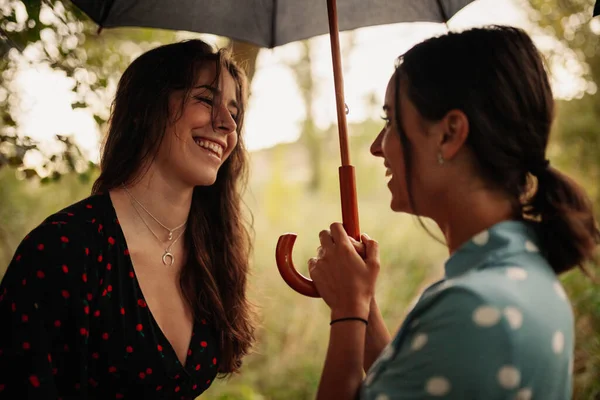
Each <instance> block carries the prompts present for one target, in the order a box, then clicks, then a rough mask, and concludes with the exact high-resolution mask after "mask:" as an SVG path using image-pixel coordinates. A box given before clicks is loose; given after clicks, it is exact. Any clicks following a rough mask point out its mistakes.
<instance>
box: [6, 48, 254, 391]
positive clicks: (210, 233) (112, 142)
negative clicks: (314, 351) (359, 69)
mask: <svg viewBox="0 0 600 400" xmlns="http://www.w3.org/2000/svg"><path fill="white" fill-rule="evenodd" d="M245 106H246V81H245V75H244V73H243V71H242V70H241V69H240V68H238V67H237V66H236V65H235V64H234V63H233V61H232V60H231V58H230V56H229V55H228V54H227V53H226V52H224V51H219V52H215V51H214V50H213V49H212V48H211V47H210V46H208V45H207V44H205V43H204V42H202V41H199V40H192V41H186V42H181V43H175V44H170V45H166V46H162V47H158V48H156V49H154V50H151V51H149V52H147V53H145V54H143V55H141V56H140V57H139V58H137V59H136V60H135V61H134V62H133V63H132V64H131V65H130V66H129V68H128V69H127V70H126V71H125V73H124V74H123V76H122V78H121V80H120V82H119V86H118V88H117V93H116V97H115V101H114V104H113V111H112V116H111V120H110V128H109V132H108V135H107V137H106V143H105V145H104V148H103V153H102V162H101V174H100V176H99V178H98V180H97V181H96V182H95V184H94V187H93V194H92V196H91V197H89V198H87V199H84V200H82V201H81V202H79V203H76V204H73V205H71V206H69V207H67V208H66V209H64V210H62V211H60V212H58V213H56V214H54V215H52V216H50V217H48V218H47V219H46V220H45V221H44V222H43V223H42V224H41V225H39V226H38V227H37V228H36V229H34V230H33V231H32V232H31V233H30V234H29V235H28V236H27V237H26V238H25V239H24V240H23V242H22V243H21V245H20V246H19V248H18V249H17V251H16V253H15V256H14V258H13V260H12V262H11V264H10V265H9V267H8V270H7V272H6V274H5V276H4V279H3V280H2V283H1V285H0V321H2V325H3V329H2V330H1V331H0V396H1V397H3V398H4V397H5V396H6V397H7V398H31V399H34V398H61V397H62V398H102V399H104V398H107V399H108V398H113V399H114V398H135V399H137V398H144V399H153V398H178V399H179V398H182V399H192V398H195V397H197V396H198V395H200V394H201V393H202V392H203V391H204V390H206V389H207V388H208V387H209V386H210V384H211V383H212V381H213V380H214V378H215V377H216V376H217V375H218V374H221V375H227V374H230V373H233V372H237V371H238V370H239V368H240V366H241V360H242V358H243V356H244V355H245V354H247V352H248V351H249V348H250V346H251V345H252V343H253V341H254V324H253V321H252V318H251V309H250V305H249V303H248V301H247V299H246V279H247V273H248V263H249V252H250V240H249V235H248V226H247V224H246V223H244V220H243V216H242V210H241V191H242V189H243V184H244V183H245V178H246V168H247V156H246V150H245V148H244V144H243V141H242V138H241V136H240V135H239V132H240V131H241V130H242V126H243V120H244V109H245Z"/></svg>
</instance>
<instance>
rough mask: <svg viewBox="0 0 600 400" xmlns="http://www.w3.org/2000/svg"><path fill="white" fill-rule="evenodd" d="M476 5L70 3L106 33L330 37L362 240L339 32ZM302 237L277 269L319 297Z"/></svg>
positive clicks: (290, 0) (285, 250)
mask: <svg viewBox="0 0 600 400" xmlns="http://www.w3.org/2000/svg"><path fill="white" fill-rule="evenodd" d="M473 1H474V0H339V9H338V4H336V0H327V1H326V2H325V0H229V1H228V0H175V1H165V0H144V1H141V0H72V2H73V3H74V4H75V5H77V6H78V7H79V8H81V10H83V11H84V12H85V13H86V14H88V15H89V16H90V17H91V18H92V19H93V20H94V21H95V22H96V23H97V24H98V25H99V26H100V29H102V28H110V27H119V26H137V27H150V28H162V29H174V30H186V31H193V32H202V33H212V34H216V35H220V36H226V37H230V38H233V39H236V40H240V41H244V42H249V43H253V44H256V45H258V46H260V47H268V48H273V47H275V46H280V45H283V44H286V43H290V42H293V41H296V40H302V39H307V38H309V37H313V36H318V35H322V34H325V33H327V32H328V31H329V33H330V38H331V55H332V58H333V76H334V84H335V95H336V107H337V117H338V130H339V138H340V154H341V159H342V160H341V161H342V165H341V167H340V168H339V174H340V192H341V203H342V220H343V223H344V228H345V229H346V232H348V234H349V235H350V236H352V237H353V238H354V239H356V240H358V239H359V237H360V228H359V224H358V206H357V200H356V180H355V178H354V167H353V166H352V165H351V163H350V152H349V148H348V133H347V125H346V112H345V102H344V81H343V76H342V62H341V56H340V45H339V34H338V32H339V31H340V30H349V29H356V28H361V27H366V26H373V25H383V24H392V23H399V22H416V21H429V22H444V23H445V22H447V21H448V19H450V18H451V17H452V16H453V15H454V14H456V13H457V12H458V11H459V10H461V9H462V8H463V7H465V6H466V5H467V4H469V3H471V2H473ZM295 240H296V235H295V234H293V233H288V234H285V235H283V236H281V237H280V238H279V241H278V242H277V250H276V260H277V267H278V269H279V272H280V273H281V276H282V278H283V279H284V280H285V282H286V283H287V284H288V285H290V287H292V288H293V289H294V290H296V291H297V292H299V293H301V294H303V295H305V296H310V297H319V293H318V292H317V290H316V288H315V286H314V284H313V282H312V281H311V280H310V279H308V278H306V277H305V276H303V275H302V274H300V273H299V272H298V271H297V270H296V269H295V268H294V263H293V261H292V250H293V246H294V242H295Z"/></svg>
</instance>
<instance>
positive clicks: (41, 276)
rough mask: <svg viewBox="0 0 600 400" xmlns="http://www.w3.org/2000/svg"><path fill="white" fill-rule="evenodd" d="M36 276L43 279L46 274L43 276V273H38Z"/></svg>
mask: <svg viewBox="0 0 600 400" xmlns="http://www.w3.org/2000/svg"><path fill="white" fill-rule="evenodd" d="M36 276H37V277H38V278H40V279H43V278H44V277H45V276H46V274H44V271H38V272H37V273H36Z"/></svg>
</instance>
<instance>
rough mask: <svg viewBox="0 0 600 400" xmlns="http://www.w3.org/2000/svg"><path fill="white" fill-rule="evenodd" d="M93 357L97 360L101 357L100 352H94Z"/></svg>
mask: <svg viewBox="0 0 600 400" xmlns="http://www.w3.org/2000/svg"><path fill="white" fill-rule="evenodd" d="M92 358H93V359H94V360H97V359H99V358H100V354H98V353H92Z"/></svg>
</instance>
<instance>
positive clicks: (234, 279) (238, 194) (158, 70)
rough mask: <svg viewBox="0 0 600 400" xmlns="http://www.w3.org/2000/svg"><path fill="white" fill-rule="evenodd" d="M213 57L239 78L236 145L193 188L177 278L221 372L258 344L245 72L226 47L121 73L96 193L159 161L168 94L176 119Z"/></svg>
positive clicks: (190, 48)
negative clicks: (175, 99) (215, 338)
mask: <svg viewBox="0 0 600 400" xmlns="http://www.w3.org/2000/svg"><path fill="white" fill-rule="evenodd" d="M207 63H216V66H217V68H216V71H217V76H216V78H215V81H216V82H218V81H219V74H220V73H221V71H222V69H225V70H226V71H228V72H229V73H230V74H231V76H232V77H233V79H234V81H235V82H236V87H237V102H238V104H239V113H238V115H237V121H236V122H237V126H238V136H239V137H238V144H237V146H236V147H235V149H234V150H233V152H232V153H231V155H230V156H229V158H228V159H227V160H226V161H225V162H224V163H223V165H222V166H221V168H220V170H219V172H218V175H217V180H216V182H215V183H214V184H213V185H211V186H205V187H202V186H198V187H195V188H194V193H193V197H192V204H191V209H190V214H189V219H188V227H187V229H186V232H185V242H186V248H187V249H188V251H189V254H188V261H187V263H186V264H185V265H184V267H183V269H182V273H181V277H180V286H181V290H182V291H183V294H184V296H185V299H186V300H187V302H188V303H189V304H190V305H191V307H192V310H193V312H194V318H196V319H198V318H206V319H208V320H209V321H210V322H211V323H212V324H213V325H214V326H215V328H216V330H217V332H219V333H220V335H221V336H220V340H219V342H220V350H221V357H220V364H219V373H220V374H221V375H222V376H225V375H229V374H231V373H233V372H237V371H239V369H240V367H241V364H242V358H243V356H244V355H246V354H247V353H248V352H249V349H250V347H251V345H252V344H253V342H254V339H255V337H254V313H253V310H252V307H251V304H250V303H249V301H248V300H247V298H246V289H247V277H248V274H249V258H250V252H251V240H250V233H249V230H250V228H251V223H248V222H247V220H246V219H245V218H244V213H243V210H242V206H243V201H242V192H243V189H244V188H245V186H246V184H247V176H248V174H247V168H248V154H247V151H246V149H245V146H244V142H243V140H242V137H241V136H240V132H242V129H243V123H244V110H245V107H246V103H247V91H248V90H247V81H246V75H245V73H244V71H243V70H242V69H241V68H240V67H238V66H237V65H236V64H235V62H234V61H233V60H232V58H231V55H230V54H229V52H228V51H226V50H219V51H215V50H214V49H213V48H212V47H211V46H209V45H208V44H206V43H205V42H203V41H201V40H189V41H184V42H179V43H173V44H168V45H164V46H160V47H157V48H155V49H152V50H150V51H148V52H146V53H144V54H142V55H141V56H140V57H138V58H137V59H135V60H134V61H133V62H132V63H131V65H130V66H129V67H128V68H127V69H126V70H125V72H124V74H123V76H122V77H121V79H120V81H119V84H118V87H117V93H116V96H115V100H114V102H113V105H112V115H111V118H110V126H109V130H108V135H107V137H106V140H105V144H104V147H103V152H102V158H101V163H100V170H101V173H100V176H99V177H98V179H97V180H96V182H95V183H94V185H93V189H92V192H93V193H99V192H107V191H109V190H111V189H115V188H119V187H120V186H121V185H130V184H131V183H133V182H135V181H136V180H138V179H140V178H141V177H142V176H143V175H144V173H145V172H146V171H147V167H148V166H149V165H150V164H151V162H152V161H153V160H154V159H155V157H156V154H157V152H158V149H159V146H160V144H161V142H162V140H163V138H164V135H165V131H166V129H167V125H168V124H169V122H170V120H169V118H172V117H170V116H169V97H170V95H171V94H172V93H173V92H174V91H176V90H183V91H184V97H183V98H184V100H183V101H182V104H181V109H180V114H179V115H178V116H177V117H176V118H179V117H180V115H181V112H182V111H183V108H184V106H185V102H186V101H188V100H189V95H190V91H191V90H192V88H193V87H194V86H195V84H196V80H197V77H198V74H199V71H200V69H201V68H202V67H203V66H205V65H206V64H207Z"/></svg>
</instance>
